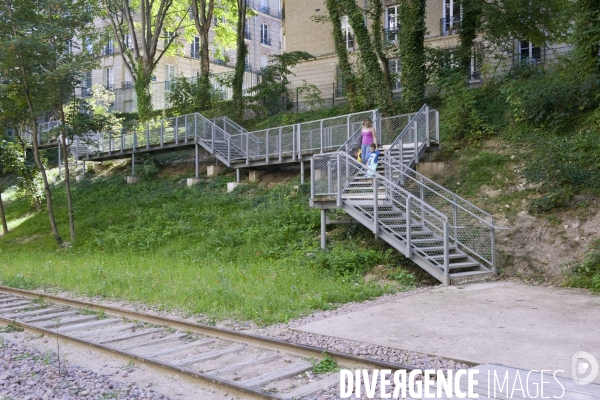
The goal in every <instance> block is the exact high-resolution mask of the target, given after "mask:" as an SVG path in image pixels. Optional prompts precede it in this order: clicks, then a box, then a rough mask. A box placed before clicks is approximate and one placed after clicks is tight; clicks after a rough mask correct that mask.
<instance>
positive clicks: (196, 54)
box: [190, 48, 200, 59]
mask: <svg viewBox="0 0 600 400" xmlns="http://www.w3.org/2000/svg"><path fill="white" fill-rule="evenodd" d="M190 57H192V58H197V59H200V50H198V49H195V48H192V49H191V50H190Z"/></svg>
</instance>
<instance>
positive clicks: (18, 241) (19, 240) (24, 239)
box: [13, 235, 43, 244]
mask: <svg viewBox="0 0 600 400" xmlns="http://www.w3.org/2000/svg"><path fill="white" fill-rule="evenodd" d="M42 236H43V235H32V236H28V237H21V238H16V239H14V241H13V242H14V243H16V244H25V243H29V242H31V241H32V240H36V239H39V238H41V237H42Z"/></svg>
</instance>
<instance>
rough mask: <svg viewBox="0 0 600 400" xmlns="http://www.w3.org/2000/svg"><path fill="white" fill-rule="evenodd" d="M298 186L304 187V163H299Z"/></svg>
mask: <svg viewBox="0 0 600 400" xmlns="http://www.w3.org/2000/svg"><path fill="white" fill-rule="evenodd" d="M300 184H301V185H304V161H300Z"/></svg>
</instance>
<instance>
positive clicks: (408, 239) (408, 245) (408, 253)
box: [406, 195, 423, 258]
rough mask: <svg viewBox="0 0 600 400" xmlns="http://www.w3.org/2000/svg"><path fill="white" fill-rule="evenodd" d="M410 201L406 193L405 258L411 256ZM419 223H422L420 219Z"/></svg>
mask: <svg viewBox="0 0 600 400" xmlns="http://www.w3.org/2000/svg"><path fill="white" fill-rule="evenodd" d="M410 208H411V202H410V195H408V196H407V197H406V257H407V258H411V257H412V247H411V246H412V244H411V235H412V232H411V223H410V214H411V210H410ZM421 208H423V205H421ZM421 223H423V221H421Z"/></svg>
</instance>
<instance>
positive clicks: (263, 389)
mask: <svg viewBox="0 0 600 400" xmlns="http://www.w3.org/2000/svg"><path fill="white" fill-rule="evenodd" d="M0 323H1V324H4V325H7V324H12V325H16V326H20V327H22V328H23V329H25V330H27V331H30V332H37V333H43V334H46V335H50V336H52V337H56V336H58V337H60V338H61V339H63V340H67V341H70V342H74V343H77V344H79V345H83V346H87V347H90V348H94V349H96V350H100V351H103V352H108V353H112V354H116V355H118V356H121V357H125V358H127V359H130V360H132V361H138V362H142V363H145V364H148V365H153V366H156V367H160V368H162V369H164V370H165V371H168V372H169V373H171V374H173V373H176V374H179V375H182V376H186V377H187V378H192V379H194V380H198V383H204V384H210V385H216V386H219V387H222V388H223V389H227V390H228V391H229V392H235V393H237V394H238V395H239V396H240V397H241V398H244V399H254V398H257V399H274V400H275V399H276V400H283V399H300V398H302V397H306V396H310V395H313V394H315V393H317V392H319V391H321V390H322V389H328V388H331V387H333V386H335V385H337V384H338V383H339V375H338V374H337V373H328V374H318V375H317V374H316V375H313V376H312V379H308V378H307V377H306V374H305V373H306V372H307V371H310V370H312V368H313V365H314V362H315V360H320V359H322V358H323V353H324V349H320V348H317V347H313V346H306V345H299V344H294V343H288V342H285V341H281V340H278V339H273V338H269V337H262V336H258V335H253V334H248V333H243V332H238V331H232V330H228V329H222V328H217V327H214V326H208V325H202V324H197V323H192V322H185V321H180V320H176V319H170V318H166V317H161V316H156V315H152V314H148V313H143V312H138V311H132V310H126V309H122V308H119V307H112V306H100V305H96V304H93V303H90V302H84V301H77V300H72V299H67V298H63V297H59V296H53V295H46V294H40V293H35V292H31V291H26V290H21V289H14V288H9V287H4V286H0ZM327 354H328V355H329V356H330V357H332V358H333V359H334V360H335V361H336V362H337V363H338V364H339V365H340V366H341V367H342V368H357V367H360V368H369V369H391V370H406V371H411V370H412V369H413V368H412V367H410V366H407V365H402V364H394V363H389V362H383V361H380V360H374V359H369V358H363V357H358V356H353V355H349V354H344V353H338V352H332V351H327Z"/></svg>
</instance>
